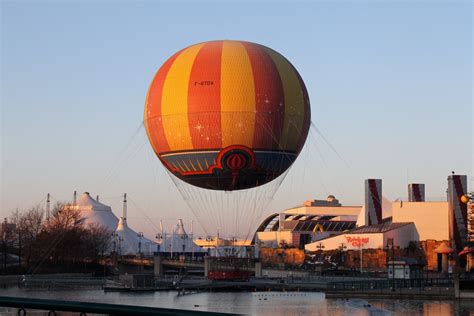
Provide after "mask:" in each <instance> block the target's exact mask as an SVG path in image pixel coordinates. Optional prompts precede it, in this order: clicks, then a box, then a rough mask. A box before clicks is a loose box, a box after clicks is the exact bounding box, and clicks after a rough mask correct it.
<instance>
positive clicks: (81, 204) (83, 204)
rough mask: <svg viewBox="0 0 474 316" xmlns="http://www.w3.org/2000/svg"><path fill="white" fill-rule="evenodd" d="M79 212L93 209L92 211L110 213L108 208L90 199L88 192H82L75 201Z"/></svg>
mask: <svg viewBox="0 0 474 316" xmlns="http://www.w3.org/2000/svg"><path fill="white" fill-rule="evenodd" d="M76 207H77V208H78V209H80V210H86V209H93V210H94V211H112V209H111V208H110V206H108V205H105V204H102V203H100V202H99V201H96V200H94V199H93V198H92V196H91V195H90V193H89V192H84V193H83V194H82V195H81V196H80V197H79V199H77V201H76Z"/></svg>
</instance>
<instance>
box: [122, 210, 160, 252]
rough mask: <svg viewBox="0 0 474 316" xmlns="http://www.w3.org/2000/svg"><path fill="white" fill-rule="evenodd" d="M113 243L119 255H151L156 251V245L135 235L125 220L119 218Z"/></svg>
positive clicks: (140, 235)
mask: <svg viewBox="0 0 474 316" xmlns="http://www.w3.org/2000/svg"><path fill="white" fill-rule="evenodd" d="M115 232H116V236H115V238H116V239H115V241H114V242H115V243H116V247H117V252H118V253H119V254H121V255H132V254H136V253H139V252H141V253H143V254H151V253H153V251H154V250H156V245H155V243H154V242H153V241H151V240H150V239H148V238H146V237H143V234H137V232H135V231H134V230H132V229H131V228H130V227H128V225H127V219H126V218H123V217H120V220H119V222H118V225H117V230H116V231H115Z"/></svg>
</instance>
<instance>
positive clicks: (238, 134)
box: [221, 41, 256, 147]
mask: <svg viewBox="0 0 474 316" xmlns="http://www.w3.org/2000/svg"><path fill="white" fill-rule="evenodd" d="M255 109H256V105H255V84H254V80H253V72H252V64H251V63H250V58H249V56H248V55H247V51H246V49H245V47H244V45H242V43H239V42H236V41H224V44H223V46H222V61H221V128H222V147H227V146H230V145H245V146H248V147H252V143H253V133H254V125H255Z"/></svg>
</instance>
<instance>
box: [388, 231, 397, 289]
mask: <svg viewBox="0 0 474 316" xmlns="http://www.w3.org/2000/svg"><path fill="white" fill-rule="evenodd" d="M390 246H391V247H392V258H391V259H392V292H395V245H394V240H393V238H387V246H386V249H387V269H388V262H389V260H388V258H389V255H388V254H389V250H390Z"/></svg>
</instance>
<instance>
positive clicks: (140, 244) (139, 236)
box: [137, 232, 143, 256]
mask: <svg viewBox="0 0 474 316" xmlns="http://www.w3.org/2000/svg"><path fill="white" fill-rule="evenodd" d="M137 237H138V255H140V256H141V253H142V237H143V233H142V232H139V233H138V234H137Z"/></svg>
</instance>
